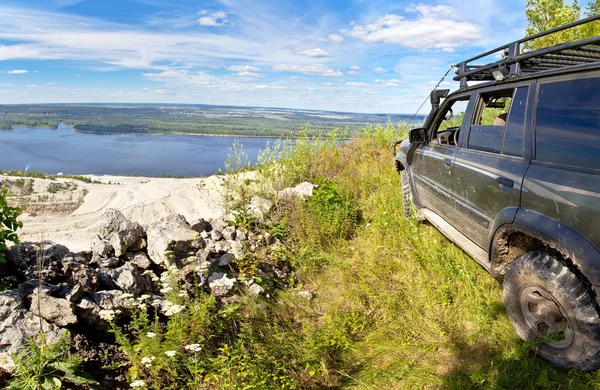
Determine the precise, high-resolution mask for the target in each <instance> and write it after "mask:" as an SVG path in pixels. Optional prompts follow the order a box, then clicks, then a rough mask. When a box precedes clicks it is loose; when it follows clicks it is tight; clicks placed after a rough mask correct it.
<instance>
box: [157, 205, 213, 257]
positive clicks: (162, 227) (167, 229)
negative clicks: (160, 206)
mask: <svg viewBox="0 0 600 390" xmlns="http://www.w3.org/2000/svg"><path fill="white" fill-rule="evenodd" d="M146 234H147V236H148V255H149V256H150V259H151V260H152V261H153V262H155V263H156V264H166V265H169V259H168V258H167V255H166V254H165V252H167V251H169V252H171V254H172V256H173V258H174V260H178V259H182V258H185V257H188V254H189V252H192V251H193V252H194V253H195V252H196V251H198V249H202V248H203V245H204V240H203V239H202V237H200V236H199V234H198V232H196V231H194V230H192V229H191V228H190V225H188V223H187V222H186V220H185V218H184V217H183V216H182V215H179V214H173V215H169V216H167V217H165V218H163V219H161V220H159V221H157V222H155V223H153V224H151V225H150V226H148V229H147V231H146Z"/></svg>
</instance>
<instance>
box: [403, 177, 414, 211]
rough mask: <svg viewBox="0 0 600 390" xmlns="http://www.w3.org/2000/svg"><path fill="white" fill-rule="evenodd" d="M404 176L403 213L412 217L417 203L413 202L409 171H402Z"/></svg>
mask: <svg viewBox="0 0 600 390" xmlns="http://www.w3.org/2000/svg"><path fill="white" fill-rule="evenodd" d="M401 178H402V214H403V215H404V216H405V217H407V218H411V217H413V216H414V213H415V205H414V203H413V196H412V190H411V188H410V179H409V177H408V172H407V171H406V169H405V170H403V171H402V173H401Z"/></svg>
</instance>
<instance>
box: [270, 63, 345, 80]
mask: <svg viewBox="0 0 600 390" xmlns="http://www.w3.org/2000/svg"><path fill="white" fill-rule="evenodd" d="M273 70H275V71H277V72H296V73H302V74H307V75H311V76H328V77H337V76H342V75H343V74H342V72H341V71H339V70H334V69H331V68H328V67H326V66H325V65H323V64H313V65H286V64H279V65H273Z"/></svg>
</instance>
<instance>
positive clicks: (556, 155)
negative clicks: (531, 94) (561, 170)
mask: <svg viewBox="0 0 600 390" xmlns="http://www.w3.org/2000/svg"><path fill="white" fill-rule="evenodd" d="M598 102H600V78H585V79H578V80H568V81H559V82H552V83H544V84H540V87H539V94H538V105H537V112H536V129H535V132H536V136H535V148H536V150H535V156H536V160H539V161H544V162H550V163H556V164H564V165H571V166H577V167H582V168H593V169H600V146H599V144H598V139H599V138H600V108H599V106H598V104H599V103H598Z"/></svg>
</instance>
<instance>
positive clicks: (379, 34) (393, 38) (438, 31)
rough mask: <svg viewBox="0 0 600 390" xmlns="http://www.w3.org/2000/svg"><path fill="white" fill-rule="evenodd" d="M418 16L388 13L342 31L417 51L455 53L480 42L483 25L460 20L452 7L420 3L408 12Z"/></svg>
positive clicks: (357, 37) (362, 38) (356, 36)
mask: <svg viewBox="0 0 600 390" xmlns="http://www.w3.org/2000/svg"><path fill="white" fill-rule="evenodd" d="M406 11H407V12H411V13H417V17H416V18H414V19H411V20H408V19H406V18H404V17H403V16H399V15H395V14H386V15H385V16H382V17H379V18H377V19H376V20H375V21H372V22H368V23H365V24H355V25H354V26H353V27H352V29H350V30H348V29H343V30H341V32H342V33H343V34H344V35H346V36H349V37H352V38H355V39H360V40H361V41H363V42H369V43H371V42H373V43H393V44H398V45H402V46H405V47H409V48H414V49H438V50H443V51H447V52H453V51H454V50H455V48H457V47H459V46H463V45H465V44H467V43H470V42H474V41H476V40H478V39H480V38H481V37H482V35H483V30H482V28H481V27H480V26H477V25H475V24H472V23H469V22H463V21H460V20H458V15H457V12H456V11H455V10H454V8H452V7H449V6H442V5H439V6H430V5H425V4H419V5H417V6H411V7H408V8H407V9H406Z"/></svg>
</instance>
